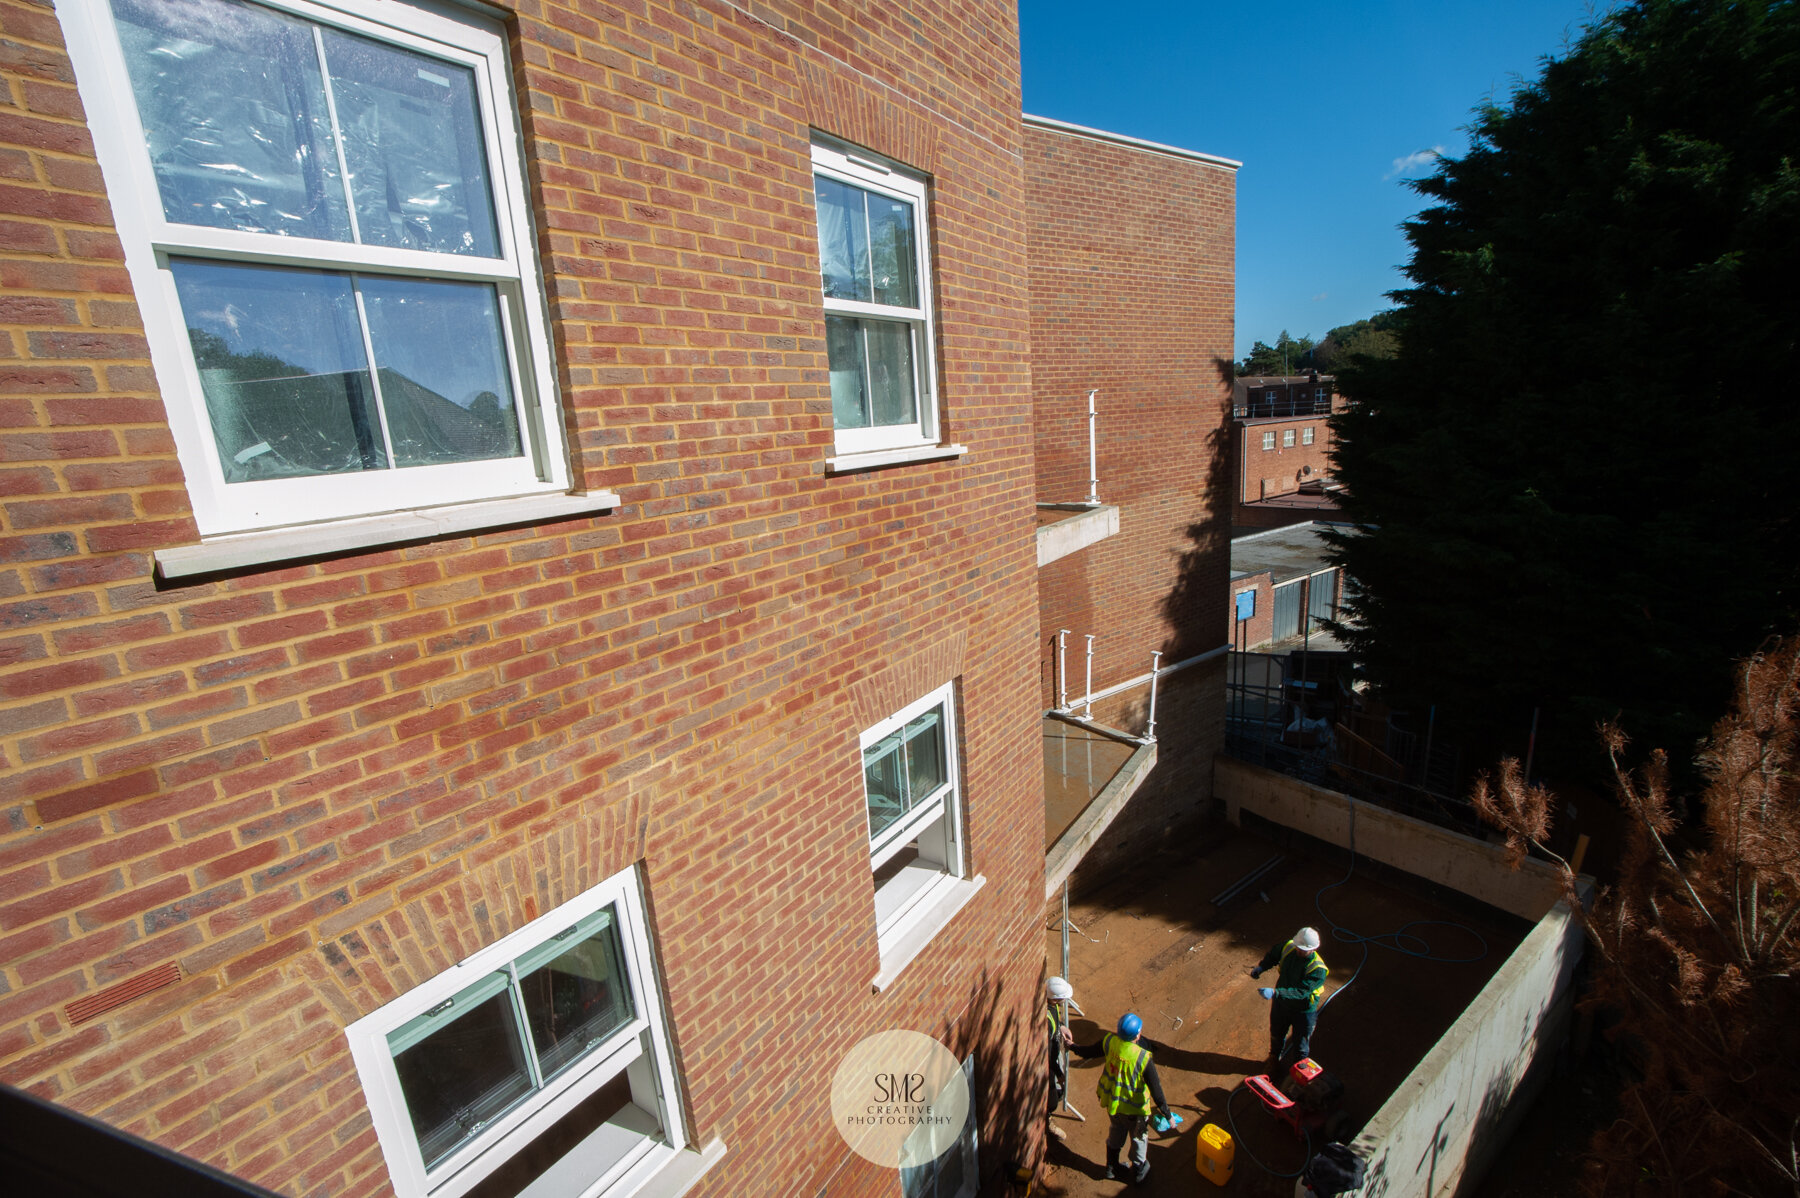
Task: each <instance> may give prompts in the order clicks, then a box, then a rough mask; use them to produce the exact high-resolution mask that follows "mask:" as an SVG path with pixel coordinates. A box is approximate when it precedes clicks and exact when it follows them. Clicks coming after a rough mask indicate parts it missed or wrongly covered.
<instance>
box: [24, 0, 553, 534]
mask: <svg viewBox="0 0 1800 1198" xmlns="http://www.w3.org/2000/svg"><path fill="white" fill-rule="evenodd" d="M255 2H256V3H258V4H261V5H262V6H263V7H266V8H269V9H273V10H275V11H278V12H283V13H287V14H290V15H292V16H296V17H299V18H302V19H304V20H307V21H312V22H316V23H318V24H322V25H329V26H334V27H337V28H339V29H343V30H345V31H347V32H350V33H355V34H360V35H362V36H365V37H369V38H373V39H375V40H379V41H381V42H385V43H388V44H391V45H395V46H399V47H402V48H405V49H409V50H414V51H418V52H420V53H424V54H429V55H433V56H435V57H439V58H443V59H447V60H451V61H454V62H456V63H460V64H462V65H464V66H467V67H470V68H471V69H472V70H473V73H474V77H475V80H476V88H477V92H478V96H479V103H480V107H481V119H482V131H483V138H484V149H485V150H486V153H487V161H488V164H489V183H490V186H491V188H492V199H493V203H494V217H495V224H496V230H497V233H498V242H499V249H500V254H501V256H500V257H499V258H491V259H490V258H476V257H473V256H468V255H461V254H444V253H433V252H428V251H422V250H412V249H397V248H392V247H384V246H375V245H357V244H352V243H345V242H337V241H323V240H317V239H312V238H300V237H287V236H280V235H274V234H264V233H247V232H242V231H239V230H235V229H215V228H203V227H199V226H193V225H181V224H175V223H171V222H170V221H168V220H167V219H165V217H164V214H163V207H162V203H161V199H160V192H159V190H158V187H157V182H156V178H155V175H154V173H153V169H152V164H151V162H150V157H149V153H148V151H147V149H146V147H145V141H144V131H143V125H142V123H141V121H140V119H139V115H138V111H137V103H136V100H135V97H134V95H133V92H132V88H131V86H130V85H129V83H127V82H126V80H128V79H129V77H130V76H129V75H128V73H127V71H126V65H125V57H124V52H123V50H122V49H121V47H120V42H119V37H118V34H117V31H116V29H115V28H114V25H113V20H112V15H111V12H110V10H109V9H108V8H107V6H106V3H105V0H62V2H60V3H58V5H57V14H58V16H59V17H61V19H62V21H63V25H64V29H65V32H66V34H67V36H68V44H69V53H70V57H71V58H72V60H73V61H74V65H75V71H76V78H77V81H78V83H79V86H80V92H81V98H82V103H83V105H84V106H85V108H86V110H87V114H88V120H89V126H90V128H91V130H92V133H93V138H94V146H95V152H96V154H97V156H98V158H99V161H100V166H101V170H102V173H103V174H104V176H105V178H106V181H107V192H108V194H109V195H110V197H111V198H112V201H113V205H112V207H113V216H114V220H115V223H116V225H117V227H118V231H119V236H120V240H121V241H122V242H123V244H124V248H125V265H126V269H127V271H128V272H129V274H130V276H131V282H132V286H133V289H134V290H135V292H136V295H137V300H138V306H139V308H140V310H141V311H142V314H143V319H144V331H145V335H146V337H147V339H148V341H149V344H150V357H151V362H152V364H153V365H154V367H155V370H156V377H157V381H158V383H159V384H160V386H161V389H162V394H163V398H164V401H165V407H166V408H167V411H168V418H169V426H170V431H171V433H172V434H173V436H174V439H175V445H176V452H177V454H178V456H179V458H180V460H181V464H182V468H183V471H184V473H185V474H186V476H187V486H188V493H189V496H190V498H191V499H192V501H193V510H194V519H195V523H196V524H197V525H198V526H199V529H200V532H201V534H202V535H203V536H213V535H224V534H233V533H244V532H251V531H255V530H261V529H270V528H280V527H287V526H293V525H316V524H320V523H322V522H327V521H333V520H347V519H353V518H356V517H364V516H371V515H378V514H382V513H387V512H401V511H410V510H415V509H428V508H432V507H437V506H442V505H451V504H465V503H468V502H470V501H475V500H483V501H486V500H495V499H505V498H510V497H514V496H525V495H546V494H554V493H556V492H559V491H567V490H568V489H569V486H570V477H569V465H568V453H567V450H566V448H565V445H564V440H563V431H562V417H561V413H560V408H559V405H558V402H557V396H556V391H555V371H554V368H553V364H552V361H551V354H550V337H549V332H548V328H549V320H548V310H547V308H546V306H545V300H544V287H543V282H542V279H541V278H540V276H539V273H538V266H537V253H536V238H535V234H534V231H533V228H532V221H531V210H530V206H529V204H528V202H527V199H526V193H525V172H524V168H523V163H522V159H521V139H520V135H519V129H518V121H517V118H516V116H515V114H514V111H513V99H512V97H513V89H512V79H511V67H510V63H509V54H508V48H507V43H506V37H505V31H504V29H503V28H502V27H501V26H500V25H499V24H498V23H497V22H495V21H492V20H490V19H487V18H485V17H483V16H481V15H479V14H477V13H474V12H469V11H465V10H461V9H459V8H456V7H453V6H451V5H448V4H438V3H436V2H435V0H413V2H410V3H402V2H400V0H255ZM172 257H180V258H190V259H211V260H215V261H225V262H246V263H257V264H263V265H276V266H293V267H303V268H309V269H314V270H338V271H355V272H359V273H364V274H380V275H384V276H388V277H413V278H425V279H433V280H451V281H457V280H460V281H472V282H485V283H489V284H492V285H493V286H494V287H495V290H496V292H497V294H498V296H499V300H500V311H501V326H502V328H501V333H502V337H503V340H504V343H505V347H506V352H507V355H508V360H509V369H510V371H511V374H512V380H511V381H512V384H513V387H514V397H515V399H514V404H515V411H516V412H517V414H518V417H519V436H520V442H521V447H522V449H523V451H524V452H523V455H522V456H520V457H516V458H506V459H498V460H491V461H477V462H462V463H454V464H445V465H433V466H411V467H393V466H390V467H389V468H387V469H385V470H365V471H356V472H346V473H340V474H325V475H316V476H311V477H304V478H285V479H266V480H256V481H251V482H238V483H227V482H225V477H224V473H223V471H222V469H221V467H220V462H219V453H218V447H217V444H216V442H215V441H214V438H213V434H212V431H211V424H210V421H209V419H208V416H207V410H206V400H205V398H204V395H203V393H202V391H201V386H200V376H199V372H198V370H197V368H196V366H195V363H194V359H193V353H192V350H191V348H190V347H189V343H188V335H187V330H186V328H185V327H184V322H183V321H182V319H181V316H180V311H181V309H180V304H179V300H178V297H177V294H176V290H175V282H174V276H173V274H172V272H171V271H170V269H169V260H170V259H171V258H172Z"/></svg>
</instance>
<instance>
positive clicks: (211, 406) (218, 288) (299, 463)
mask: <svg viewBox="0 0 1800 1198" xmlns="http://www.w3.org/2000/svg"><path fill="white" fill-rule="evenodd" d="M169 268H170V271H171V273H173V275H174V277H175V290H176V294H177V295H178V296H179V298H180V300H181V308H182V315H183V319H184V321H185V323H186V325H187V329H188V340H189V343H190V344H191V345H192V347H193V351H194V360H195V364H196V366H197V367H198V368H199V373H200V383H201V389H202V391H203V392H204V393H205V397H206V407H207V414H208V416H209V417H210V422H211V424H212V429H213V438H214V443H215V444H216V445H217V447H218V451H219V464H220V467H221V469H222V470H223V473H224V477H225V481H226V482H249V481H255V480H259V479H272V478H298V477H304V476H309V475H320V474H342V473H346V472H350V471H360V470H383V469H387V468H388V467H389V466H390V465H394V466H426V465H438V464H443V463H455V462H475V461H486V460H490V459H494V458H509V457H518V456H520V455H521V454H522V453H523V452H524V450H523V447H522V444H521V438H520V433H519V414H518V410H517V405H516V404H515V403H514V400H513V387H512V382H511V376H510V374H509V372H508V368H507V358H506V350H505V346H504V344H503V342H502V340H501V332H500V302H499V296H498V294H497V293H496V291H495V289H494V288H493V286H492V285H490V284H486V283H463V282H445V281H439V280H426V279H396V278H386V277H380V276H364V275H352V274H347V273H343V272H338V271H316V270H298V269H293V268H287V267H277V266H255V265H249V264H244V263H224V262H202V261H194V260H189V259H181V258H177V259H173V260H171V262H170V264H169ZM358 292H360V293H361V295H362V301H363V302H362V305H361V307H362V309H363V310H364V311H366V312H367V314H368V344H370V345H372V346H373V347H374V351H375V370H374V371H373V372H371V371H370V368H369V362H368V359H367V357H366V355H365V354H364V351H363V345H364V337H363V327H362V325H361V322H360V317H359V315H358V304H357V302H356V296H357V293H358ZM390 451H391V452H390Z"/></svg>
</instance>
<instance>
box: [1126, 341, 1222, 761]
mask: <svg viewBox="0 0 1800 1198" xmlns="http://www.w3.org/2000/svg"><path fill="white" fill-rule="evenodd" d="M1212 365H1213V370H1214V371H1215V372H1216V374H1217V380H1218V386H1217V388H1216V389H1213V388H1204V389H1202V391H1201V394H1199V395H1197V396H1196V397H1195V403H1196V404H1197V405H1201V407H1202V415H1203V416H1210V417H1211V427H1210V428H1209V429H1208V430H1207V431H1206V432H1204V433H1202V434H1201V435H1200V437H1199V442H1200V447H1201V449H1200V453H1199V455H1198V456H1199V458H1200V460H1201V461H1202V462H1203V463H1204V465H1203V468H1202V469H1201V471H1200V474H1199V477H1197V478H1196V479H1195V480H1194V482H1193V495H1194V497H1195V500H1196V503H1195V505H1194V507H1193V509H1192V510H1191V511H1189V512H1185V513H1182V514H1181V518H1183V519H1186V520H1188V521H1189V522H1188V524H1187V526H1186V528H1185V529H1184V530H1183V533H1184V535H1185V536H1186V537H1187V541H1188V544H1187V547H1186V548H1185V549H1181V550H1179V551H1176V550H1171V552H1172V553H1174V554H1175V556H1176V572H1175V582H1174V585H1173V586H1171V587H1170V589H1169V593H1168V594H1167V595H1165V596H1164V597H1163V600H1162V603H1161V608H1162V615H1163V625H1164V633H1163V640H1162V644H1161V645H1160V646H1158V647H1159V648H1160V649H1161V650H1162V660H1161V662H1160V665H1161V666H1162V668H1165V669H1166V668H1168V667H1169V666H1172V665H1175V664H1177V663H1178V662H1183V661H1186V660H1187V659H1188V658H1190V657H1197V656H1199V655H1200V654H1202V653H1205V652H1208V651H1209V650H1213V649H1217V648H1218V647H1219V646H1220V645H1222V644H1224V643H1225V641H1226V638H1227V635H1228V632H1229V629H1230V622H1229V620H1228V618H1227V613H1226V607H1227V604H1228V602H1229V599H1230V596H1229V594H1228V592H1229V590H1230V585H1229V583H1230V578H1231V514H1232V511H1233V510H1234V509H1235V507H1236V504H1235V502H1234V492H1233V484H1234V482H1235V480H1236V474H1237V471H1236V466H1235V464H1234V462H1233V461H1232V441H1233V438H1232V435H1231V394H1232V390H1231V389H1232V385H1233V383H1234V382H1235V381H1236V379H1237V373H1236V371H1235V369H1234V364H1233V363H1232V361H1231V360H1230V359H1229V358H1214V359H1213V360H1212ZM1209 405H1210V406H1209ZM1148 716H1149V695H1148V692H1146V693H1145V694H1143V695H1141V696H1138V697H1136V698H1135V699H1134V700H1133V702H1132V704H1131V706H1130V707H1129V708H1128V709H1127V712H1126V714H1125V716H1124V719H1125V721H1126V722H1125V724H1124V726H1125V727H1127V728H1128V729H1130V730H1132V731H1134V732H1136V731H1141V730H1142V728H1143V726H1144V725H1145V724H1146V723H1147V722H1148Z"/></svg>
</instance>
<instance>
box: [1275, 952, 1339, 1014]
mask: <svg viewBox="0 0 1800 1198" xmlns="http://www.w3.org/2000/svg"><path fill="white" fill-rule="evenodd" d="M1301 951H1302V950H1300V949H1297V948H1295V947H1294V942H1293V941H1292V940H1290V941H1288V942H1287V945H1286V947H1284V948H1283V949H1282V950H1281V961H1280V962H1279V968H1280V970H1281V972H1280V973H1279V974H1277V975H1276V976H1277V978H1278V979H1284V978H1286V977H1287V973H1288V968H1287V963H1288V954H1289V953H1299V952H1301ZM1315 965H1316V966H1317V967H1318V968H1319V969H1320V970H1321V971H1322V972H1321V973H1320V974H1319V984H1318V985H1317V986H1314V987H1313V988H1312V989H1311V990H1309V991H1308V992H1307V995H1306V1007H1307V1010H1309V1011H1310V1010H1311V1009H1312V1008H1313V1007H1316V1006H1318V1004H1319V995H1321V994H1323V993H1325V977H1326V975H1327V974H1329V973H1330V972H1331V967H1330V966H1329V965H1327V964H1325V958H1324V957H1321V956H1320V955H1319V954H1318V952H1317V951H1316V950H1313V951H1307V952H1304V953H1302V956H1301V958H1300V976H1299V977H1297V978H1295V979H1294V985H1295V986H1296V987H1298V986H1303V985H1305V984H1306V975H1307V974H1309V973H1311V972H1312V971H1313V967H1314V966H1315Z"/></svg>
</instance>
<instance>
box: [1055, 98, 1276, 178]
mask: <svg viewBox="0 0 1800 1198" xmlns="http://www.w3.org/2000/svg"><path fill="white" fill-rule="evenodd" d="M1022 115H1023V116H1024V118H1025V123H1026V124H1027V125H1036V126H1038V127H1039V128H1042V129H1055V130H1056V131H1057V132H1059V133H1072V134H1074V135H1075V136H1077V137H1091V138H1093V139H1094V140H1095V141H1110V142H1113V143H1114V144H1116V145H1121V146H1130V147H1131V148H1132V149H1134V150H1150V151H1152V152H1153V153H1157V154H1168V155H1171V156H1173V157H1176V158H1188V159H1192V160H1193V161H1195V162H1204V163H1206V164H1207V165H1208V166H1222V167H1224V168H1226V169H1227V170H1233V171H1235V170H1237V169H1238V168H1239V167H1241V166H1243V165H1244V164H1243V163H1241V162H1239V161H1238V160H1237V159H1235V158H1221V157H1219V156H1218V155H1217V154H1202V153H1201V152H1200V151H1198V150H1184V149H1182V148H1181V147H1180V146H1165V145H1163V144H1162V143H1161V142H1159V141H1145V140H1144V139H1143V138H1141V137H1127V136H1126V135H1125V134H1123V133H1108V132H1107V131H1106V130H1104V129H1090V128H1088V127H1087V126H1086V125H1072V124H1070V123H1069V122H1068V121H1054V120H1051V119H1050V118H1049V117H1047V116H1032V115H1031V114H1030V113H1029V112H1027V113H1024V114H1022Z"/></svg>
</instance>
